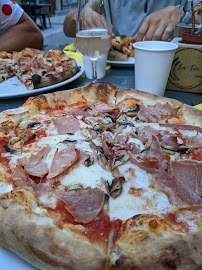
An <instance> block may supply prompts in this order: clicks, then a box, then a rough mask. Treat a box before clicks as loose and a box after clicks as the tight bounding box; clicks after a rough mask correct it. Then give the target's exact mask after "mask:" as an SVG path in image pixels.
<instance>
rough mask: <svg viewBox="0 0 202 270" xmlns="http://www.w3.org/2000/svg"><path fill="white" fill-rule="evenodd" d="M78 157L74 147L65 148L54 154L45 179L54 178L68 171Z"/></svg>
mask: <svg viewBox="0 0 202 270" xmlns="http://www.w3.org/2000/svg"><path fill="white" fill-rule="evenodd" d="M78 157H79V150H78V149H76V148H75V145H71V146H69V147H66V148H65V149H63V150H61V151H58V149H57V150H56V152H55V155H54V157H53V162H52V164H51V168H50V171H49V174H48V175H47V179H51V178H54V177H56V176H58V175H59V174H61V173H62V172H64V171H65V170H66V169H68V168H69V167H70V166H72V164H74V162H75V161H76V160H77V159H78Z"/></svg>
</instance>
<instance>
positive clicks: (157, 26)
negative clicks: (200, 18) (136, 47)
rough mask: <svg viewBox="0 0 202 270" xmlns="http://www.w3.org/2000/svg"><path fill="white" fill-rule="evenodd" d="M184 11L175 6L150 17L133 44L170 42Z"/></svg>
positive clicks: (146, 19) (145, 20)
mask: <svg viewBox="0 0 202 270" xmlns="http://www.w3.org/2000/svg"><path fill="white" fill-rule="evenodd" d="M183 16H184V11H183V10H182V9H179V8H178V7H175V6H169V7H166V8H163V9H160V10H158V11H156V12H154V13H152V14H150V15H148V16H147V17H146V18H145V19H144V21H143V23H142V25H141V26H140V28H139V30H138V32H137V33H136V35H135V36H134V37H133V38H132V39H131V42H136V41H142V40H143V39H144V40H163V41H166V40H168V38H169V36H170V35H171V33H172V32H173V30H174V28H175V25H176V24H177V23H179V22H180V21H181V18H182V17H183Z"/></svg>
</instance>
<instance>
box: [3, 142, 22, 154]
mask: <svg viewBox="0 0 202 270" xmlns="http://www.w3.org/2000/svg"><path fill="white" fill-rule="evenodd" d="M3 147H4V148H5V149H6V151H7V152H8V153H11V154H14V155H21V154H22V149H20V148H15V147H13V146H11V145H6V144H4V145H3Z"/></svg>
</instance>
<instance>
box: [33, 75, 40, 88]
mask: <svg viewBox="0 0 202 270" xmlns="http://www.w3.org/2000/svg"><path fill="white" fill-rule="evenodd" d="M40 81H41V76H39V75H38V74H34V75H33V76H32V82H33V84H34V85H37V84H39V83H40Z"/></svg>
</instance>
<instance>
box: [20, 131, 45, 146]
mask: <svg viewBox="0 0 202 270" xmlns="http://www.w3.org/2000/svg"><path fill="white" fill-rule="evenodd" d="M26 135H27V136H32V135H36V137H35V138H34V139H32V140H29V141H27V142H25V143H24V145H27V144H30V143H34V142H35V141H36V140H37V138H43V137H46V136H47V133H46V131H45V130H44V129H38V130H30V129H29V130H27V131H26Z"/></svg>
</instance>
